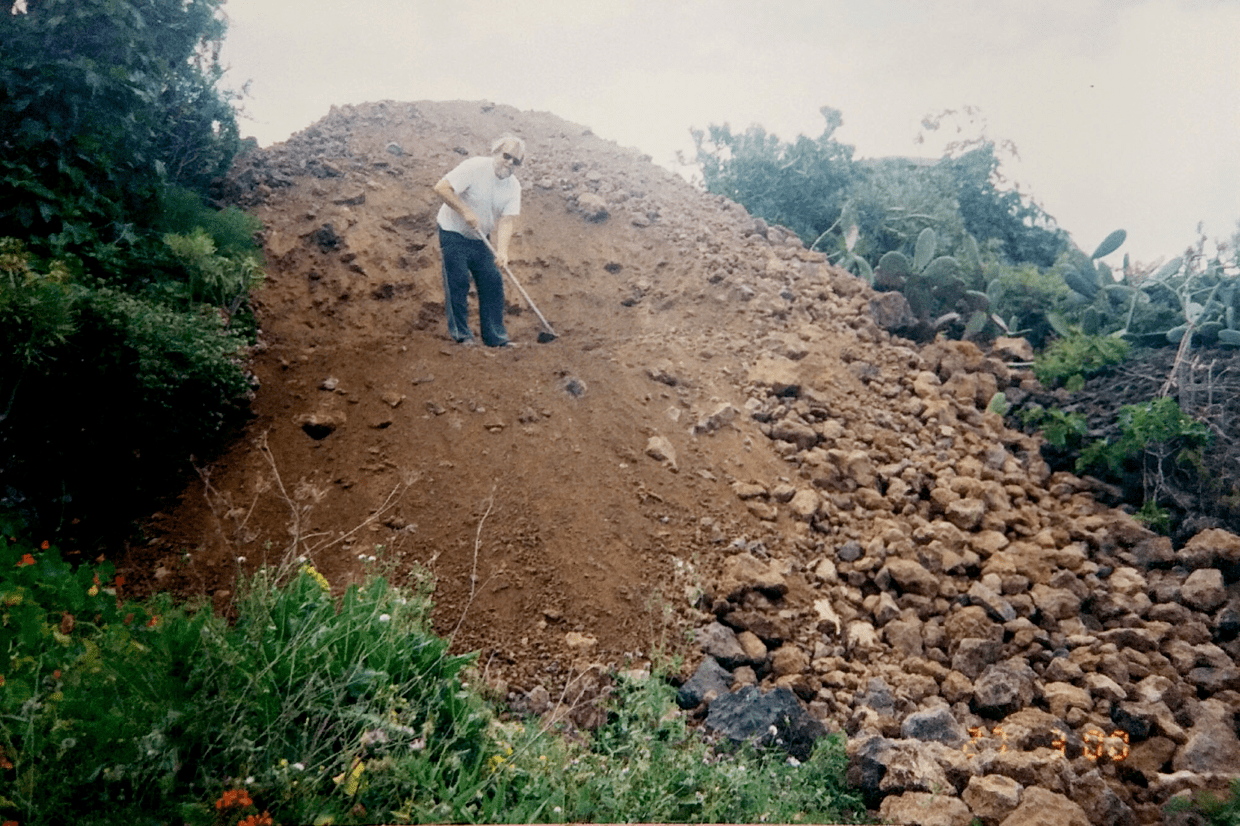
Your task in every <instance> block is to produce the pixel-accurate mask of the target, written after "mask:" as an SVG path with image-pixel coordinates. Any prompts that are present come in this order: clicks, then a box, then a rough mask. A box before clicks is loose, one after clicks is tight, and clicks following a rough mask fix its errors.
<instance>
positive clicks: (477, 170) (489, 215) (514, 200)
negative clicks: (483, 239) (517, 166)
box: [438, 156, 521, 240]
mask: <svg viewBox="0 0 1240 826" xmlns="http://www.w3.org/2000/svg"><path fill="white" fill-rule="evenodd" d="M444 177H445V178H447V179H448V183H450V184H452V189H453V191H455V192H456V194H457V196H458V197H460V199H461V200H462V201H464V202H465V205H466V206H468V207H469V208H470V209H472V210H473V211H474V214H475V215H477V216H478V220H479V221H481V222H482V227H481V229H482V232H483V233H484V234H485V235H487V236H490V234H491V232H492V230H494V229H495V225H496V224H498V223H499V219H500V218H502V217H504V216H505V215H520V214H521V184H520V183H518V181H517V176H516V175H509V176H508V177H507V178H504V179H502V180H501V179H500V178H498V177H496V175H495V159H494V158H492V157H489V156H480V157H477V158H470V159H469V160H466V161H462V162H461V163H460V164H459V165H458V166H457V167H456V169H453V170H452V171H451V172H449V173H448V174H447V175H445V176H444ZM438 221H439V226H441V227H443V228H444V229H446V230H449V231H451V232H458V233H460V234H461V235H464V236H465V237H466V238H473V239H474V240H477V239H478V237H479V236H478V233H476V232H474V231H473V230H472V229H470V227H469V224H467V223H465V219H464V218H462V217H461V214H460V213H459V212H457V211H456V210H455V209H453V208H452V207H450V206H448V205H447V204H444V205H443V206H441V207H440V208H439V217H438Z"/></svg>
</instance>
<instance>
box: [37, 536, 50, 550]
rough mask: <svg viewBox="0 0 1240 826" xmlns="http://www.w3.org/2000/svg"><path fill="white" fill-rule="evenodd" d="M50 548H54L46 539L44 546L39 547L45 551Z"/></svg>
mask: <svg viewBox="0 0 1240 826" xmlns="http://www.w3.org/2000/svg"><path fill="white" fill-rule="evenodd" d="M50 547H52V543H50V542H48V541H47V540H46V539H44V540H43V544H42V545H40V546H39V548H40V549H41V550H44V551H46V550H47V549H48V548H50Z"/></svg>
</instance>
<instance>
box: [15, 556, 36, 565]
mask: <svg viewBox="0 0 1240 826" xmlns="http://www.w3.org/2000/svg"><path fill="white" fill-rule="evenodd" d="M33 564H34V557H33V556H31V555H30V554H22V558H21V559H19V560H18V561H17V567H18V568H24V567H25V566H27V565H33Z"/></svg>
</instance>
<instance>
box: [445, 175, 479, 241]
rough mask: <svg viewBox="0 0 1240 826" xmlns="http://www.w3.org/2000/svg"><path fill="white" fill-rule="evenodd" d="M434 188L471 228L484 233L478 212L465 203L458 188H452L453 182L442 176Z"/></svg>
mask: <svg viewBox="0 0 1240 826" xmlns="http://www.w3.org/2000/svg"><path fill="white" fill-rule="evenodd" d="M434 189H435V192H436V193H437V194H438V195H439V197H440V198H443V200H444V202H445V203H446V204H447V205H448V206H450V207H452V209H454V210H456V212H458V213H459V214H460V216H461V218H462V220H464V221H465V223H466V224H469V228H470V229H472V230H473V231H474V232H476V233H478V234H479V235H481V234H482V219H481V218H479V217H478V215H477V213H475V212H474V211H473V210H472V209H470V208H469V207H468V206H466V205H465V202H464V201H462V200H461V197H460V196H459V195H457V194H456V190H455V189H453V188H452V184H450V183H448V179H447V178H441V179H440V181H439V183H437V184H435V187H434Z"/></svg>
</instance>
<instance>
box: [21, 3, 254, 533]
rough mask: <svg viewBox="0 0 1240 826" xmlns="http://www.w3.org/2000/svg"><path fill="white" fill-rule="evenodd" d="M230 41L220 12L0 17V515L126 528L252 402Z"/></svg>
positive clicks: (63, 10) (245, 224)
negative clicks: (150, 496) (217, 183)
mask: <svg viewBox="0 0 1240 826" xmlns="http://www.w3.org/2000/svg"><path fill="white" fill-rule="evenodd" d="M224 28H225V22H224V17H223V15H222V13H221V12H220V2H219V0H194V1H193V2H181V0H72V2H70V1H69V0H28V2H26V3H25V4H20V5H19V6H18V7H15V8H14V9H13V10H11V11H10V12H9V13H6V14H0V42H3V43H4V48H3V50H0V136H3V137H2V138H0V140H2V141H3V152H0V323H2V325H3V328H2V329H0V345H2V346H0V456H3V459H0V502H5V503H7V504H9V505H10V506H14V507H19V508H21V509H22V510H23V511H24V512H25V513H26V514H27V516H28V517H29V518H31V519H33V520H34V521H35V523H36V524H38V525H39V526H40V527H41V529H42V530H45V531H48V532H49V533H50V532H54V531H55V530H56V528H57V527H58V526H59V525H61V524H62V523H63V522H65V521H68V520H69V518H70V517H75V516H83V515H88V514H106V515H107V517H108V518H110V519H112V520H114V522H115V523H116V524H117V525H123V524H124V523H125V517H126V516H127V515H129V514H131V513H133V512H134V509H136V508H140V507H141V506H142V505H141V503H142V496H141V494H145V493H151V492H153V491H156V490H158V489H159V487H160V485H161V484H163V483H164V482H165V481H166V479H167V478H168V475H169V474H173V473H175V472H177V471H178V470H179V469H180V468H182V467H183V466H184V463H185V460H186V459H187V458H188V456H189V455H190V453H191V452H195V451H197V452H199V453H203V452H207V451H210V450H211V449H212V445H213V444H215V443H217V441H218V439H219V437H220V436H221V435H223V434H224V433H226V432H227V431H228V429H229V426H230V424H231V423H232V422H233V421H235V420H236V417H237V414H238V413H240V412H241V411H242V409H243V408H244V404H245V401H246V394H247V392H248V391H249V381H248V379H247V376H246V374H245V372H244V369H243V363H242V355H243V348H244V346H245V345H246V344H247V338H248V337H252V335H253V333H254V324H253V320H252V314H251V313H250V312H249V308H248V303H247V299H248V295H249V291H250V289H251V288H252V287H254V286H255V285H256V284H257V283H258V281H259V280H260V279H261V276H262V271H261V262H260V259H259V257H258V253H257V247H256V245H255V243H254V234H255V232H256V231H257V229H258V228H259V227H258V224H257V222H256V221H255V220H254V219H252V218H250V217H249V216H246V215H244V214H243V213H240V212H238V211H236V210H228V211H224V212H220V211H217V210H215V209H212V208H210V207H209V206H208V205H207V202H206V200H205V192H206V189H207V187H208V185H209V184H210V182H211V181H212V180H213V179H215V178H217V177H218V176H219V175H220V174H222V172H223V171H224V170H226V169H227V167H228V165H229V164H230V163H231V160H232V157H233V155H234V154H235V152H236V151H237V147H238V145H239V143H238V137H237V126H236V119H235V116H234V113H233V109H232V106H231V99H230V95H229V94H227V93H225V92H223V91H221V90H220V89H219V87H218V82H219V79H220V76H221V69H220V66H219V63H218V52H219V46H220V44H221V42H222V38H223V34H224ZM118 478H125V479H126V481H127V485H125V486H118V485H116V484H115V481H116V479H118ZM122 487H123V488H124V494H121V493H120V492H119V491H120V489H121V488H122ZM135 493H137V494H139V495H138V496H135V495H134V494H135ZM82 524H83V525H86V526H89V528H85V529H86V530H92V531H102V530H104V529H105V527H108V526H105V525H104V522H103V520H100V519H91V520H84V521H83V523H82Z"/></svg>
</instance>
